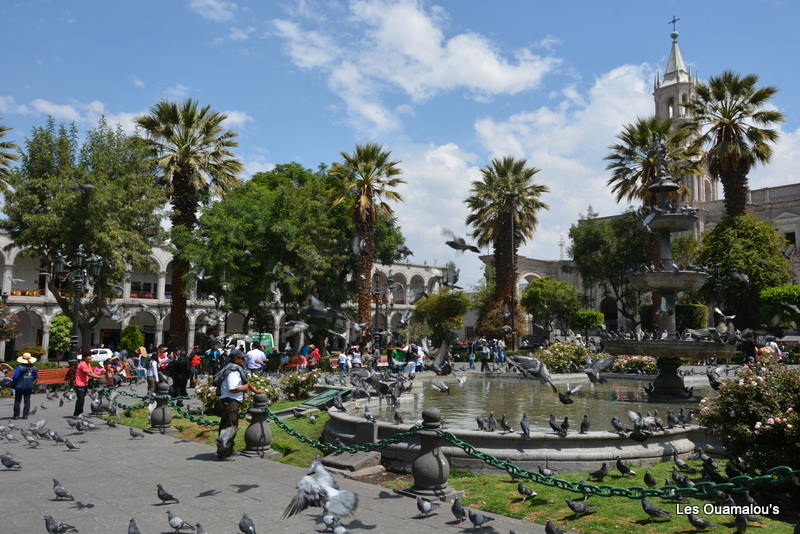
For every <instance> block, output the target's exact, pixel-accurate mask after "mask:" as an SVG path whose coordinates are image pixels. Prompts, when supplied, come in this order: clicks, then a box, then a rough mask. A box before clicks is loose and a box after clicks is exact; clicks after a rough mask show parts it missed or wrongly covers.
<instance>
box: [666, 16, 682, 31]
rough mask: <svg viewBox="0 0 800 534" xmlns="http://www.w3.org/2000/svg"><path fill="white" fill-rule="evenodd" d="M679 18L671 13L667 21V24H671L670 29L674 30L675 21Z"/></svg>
mask: <svg viewBox="0 0 800 534" xmlns="http://www.w3.org/2000/svg"><path fill="white" fill-rule="evenodd" d="M679 20H681V19H677V18H675V15H672V20H671V21H669V22H667V24H672V31H675V23H676V22H678V21H679Z"/></svg>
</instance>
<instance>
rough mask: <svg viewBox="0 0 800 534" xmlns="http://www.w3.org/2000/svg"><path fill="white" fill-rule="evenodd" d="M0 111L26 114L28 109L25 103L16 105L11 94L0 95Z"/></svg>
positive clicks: (28, 111)
mask: <svg viewBox="0 0 800 534" xmlns="http://www.w3.org/2000/svg"><path fill="white" fill-rule="evenodd" d="M0 113H3V114H7V113H14V114H17V115H26V114H28V113H30V109H28V106H26V105H25V104H20V105H17V103H16V102H15V101H14V97H13V96H3V95H0Z"/></svg>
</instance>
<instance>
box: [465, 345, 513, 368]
mask: <svg viewBox="0 0 800 534" xmlns="http://www.w3.org/2000/svg"><path fill="white" fill-rule="evenodd" d="M467 343H468V346H469V355H468V359H469V368H470V369H475V361H476V360H478V359H480V361H481V371H488V370H489V363H490V362H495V363H497V364H500V365H502V364H504V363H505V362H506V342H505V340H504V339H503V338H500V339H492V340H488V339H486V338H485V337H477V338H475V339H471V340H468V341H467Z"/></svg>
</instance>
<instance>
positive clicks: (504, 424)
mask: <svg viewBox="0 0 800 534" xmlns="http://www.w3.org/2000/svg"><path fill="white" fill-rule="evenodd" d="M500 428H502V429H503V430H504V431H505V432H507V433H508V432H513V431H514V429H513V428H511V425H509V424H508V419H506V414H503V417H502V418H501V419H500Z"/></svg>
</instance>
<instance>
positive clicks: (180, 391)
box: [169, 349, 192, 407]
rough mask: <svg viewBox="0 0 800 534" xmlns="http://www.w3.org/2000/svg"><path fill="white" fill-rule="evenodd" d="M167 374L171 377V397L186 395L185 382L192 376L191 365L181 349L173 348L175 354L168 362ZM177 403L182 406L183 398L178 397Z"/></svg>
mask: <svg viewBox="0 0 800 534" xmlns="http://www.w3.org/2000/svg"><path fill="white" fill-rule="evenodd" d="M169 376H170V377H171V378H172V386H173V391H172V393H173V395H172V397H188V396H189V394H188V393H187V392H186V384H187V383H188V382H189V378H190V377H191V376H192V367H191V365H190V362H189V358H187V357H186V355H185V354H184V353H183V349H175V355H174V357H173V358H172V361H171V362H170V364H169ZM177 405H178V406H180V407H183V400H180V399H179V400H178V402H177Z"/></svg>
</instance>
